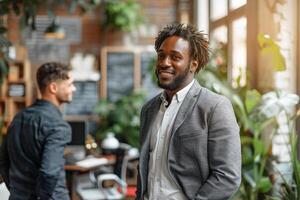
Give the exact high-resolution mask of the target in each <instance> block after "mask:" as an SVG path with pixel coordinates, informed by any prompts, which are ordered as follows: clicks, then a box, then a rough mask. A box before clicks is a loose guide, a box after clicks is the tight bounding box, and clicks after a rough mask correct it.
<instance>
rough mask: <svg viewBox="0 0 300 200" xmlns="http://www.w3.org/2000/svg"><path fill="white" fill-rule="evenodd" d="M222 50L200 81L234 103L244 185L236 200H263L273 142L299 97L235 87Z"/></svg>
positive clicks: (266, 192) (199, 76)
mask: <svg viewBox="0 0 300 200" xmlns="http://www.w3.org/2000/svg"><path fill="white" fill-rule="evenodd" d="M220 47H221V48H220V49H219V50H218V51H216V52H213V54H212V58H211V62H210V63H209V65H208V66H207V68H206V69H205V70H203V71H201V72H200V73H199V74H198V76H197V79H198V80H199V82H200V83H201V84H202V85H203V86H205V87H207V88H209V89H211V90H213V91H215V92H217V93H220V94H223V95H225V96H227V97H228V98H229V99H230V100H231V102H232V104H233V107H234V110H235V113H236V116H237V120H238V123H239V125H240V137H241V143H242V183H241V186H240V189H239V191H238V192H237V193H236V195H235V196H234V197H233V199H235V198H236V199H249V200H256V199H262V198H264V196H265V195H266V194H268V192H269V191H270V190H271V188H272V182H271V179H270V176H269V175H270V174H269V173H270V170H268V163H269V161H270V160H272V159H274V158H273V157H272V156H271V153H270V150H271V143H270V141H272V137H273V135H274V134H275V133H276V131H277V128H278V118H277V116H279V114H280V113H281V112H290V110H291V108H292V107H293V106H295V105H296V104H297V102H298V96H297V95H294V94H287V93H284V92H281V91H271V92H269V93H266V94H263V95H262V94H260V93H259V92H258V91H257V90H255V89H250V88H249V86H248V85H245V86H241V85H239V84H238V85H237V87H232V85H231V84H230V83H228V81H227V76H226V74H227V72H226V63H225V62H224V61H225V59H224V58H223V57H222V56H223V55H226V53H222V51H225V50H224V49H225V46H224V45H223V44H221V46H220ZM220 52H221V53H220ZM281 61H282V60H281ZM238 82H239V81H238ZM265 133H267V134H265ZM266 135H267V139H265V138H266Z"/></svg>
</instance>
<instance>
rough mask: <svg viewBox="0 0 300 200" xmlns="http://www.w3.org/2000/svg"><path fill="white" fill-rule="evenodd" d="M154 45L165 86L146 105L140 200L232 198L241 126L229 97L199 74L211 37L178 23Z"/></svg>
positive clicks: (238, 173)
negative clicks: (210, 86)
mask: <svg viewBox="0 0 300 200" xmlns="http://www.w3.org/2000/svg"><path fill="white" fill-rule="evenodd" d="M155 49H156V52H157V61H156V76H157V80H158V85H159V86H160V87H161V88H163V89H164V91H163V92H162V93H161V94H159V95H158V96H156V97H154V98H153V99H151V100H150V101H149V102H147V103H146V104H145V105H144V106H143V108H142V112H141V129H140V146H141V149H140V151H141V153H140V160H139V168H138V171H139V175H138V184H137V186H138V189H137V199H138V200H144V199H146V200H148V199H149V200H160V199H168V200H185V199H199V200H200V199H201V200H204V199H209V200H217V199H229V198H230V196H232V194H234V192H235V191H236V190H237V189H238V187H239V185H240V181H241V152H240V138H239V127H238V125H237V122H236V118H235V115H234V112H233V109H232V105H231V103H230V102H229V100H227V99H226V98H225V97H223V96H220V95H218V94H215V93H213V92H211V91H209V90H207V89H205V88H203V87H201V86H200V85H199V83H198V82H197V81H196V80H195V79H194V77H195V74H196V73H198V72H199V71H200V69H202V68H203V67H204V66H205V65H206V64H207V62H208V59H209V50H208V41H207V40H206V39H205V37H204V35H203V34H202V33H201V32H199V31H197V29H196V28H195V27H193V26H191V25H187V26H185V25H183V24H177V25H171V26H166V27H164V28H163V29H162V30H161V31H160V32H159V34H158V37H157V38H156V41H155Z"/></svg>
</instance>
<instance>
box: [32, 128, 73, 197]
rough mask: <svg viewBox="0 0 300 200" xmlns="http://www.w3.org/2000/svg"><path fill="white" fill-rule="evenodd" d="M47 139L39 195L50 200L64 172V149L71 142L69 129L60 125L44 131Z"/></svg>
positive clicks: (39, 180) (43, 154) (43, 153)
mask: <svg viewBox="0 0 300 200" xmlns="http://www.w3.org/2000/svg"><path fill="white" fill-rule="evenodd" d="M44 131H47V132H48V133H45V135H47V136H46V139H45V143H44V147H43V152H42V160H41V167H40V171H39V178H38V183H39V186H38V188H37V194H38V196H39V197H40V198H41V199H50V197H51V196H52V194H53V192H54V188H55V186H56V184H57V181H58V179H59V176H60V173H61V172H62V170H64V168H63V167H64V162H65V160H64V157H63V154H64V148H65V146H66V144H67V142H69V138H68V134H67V133H68V132H69V131H70V130H69V127H68V126H67V125H65V124H59V125H57V126H56V127H52V128H51V127H47V128H45V129H44Z"/></svg>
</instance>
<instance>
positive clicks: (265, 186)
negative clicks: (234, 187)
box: [258, 177, 272, 193]
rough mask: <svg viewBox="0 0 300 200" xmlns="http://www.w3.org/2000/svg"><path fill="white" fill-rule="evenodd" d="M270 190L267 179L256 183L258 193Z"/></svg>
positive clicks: (264, 178)
mask: <svg viewBox="0 0 300 200" xmlns="http://www.w3.org/2000/svg"><path fill="white" fill-rule="evenodd" d="M271 188H272V183H271V181H270V178H269V177H262V178H261V179H260V180H259V183H258V189H259V191H261V192H263V193H266V192H268V191H269V190H270V189H271Z"/></svg>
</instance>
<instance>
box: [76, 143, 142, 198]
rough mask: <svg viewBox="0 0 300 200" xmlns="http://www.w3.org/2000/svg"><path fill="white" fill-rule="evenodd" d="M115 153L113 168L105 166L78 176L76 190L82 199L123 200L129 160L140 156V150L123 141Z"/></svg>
mask: <svg viewBox="0 0 300 200" xmlns="http://www.w3.org/2000/svg"><path fill="white" fill-rule="evenodd" d="M115 153H116V162H115V164H114V166H113V169H110V168H109V167H107V166H104V167H101V168H99V169H98V170H96V171H91V172H90V173H89V174H87V175H81V176H80V177H78V179H77V187H76V191H77V194H78V195H79V197H80V198H81V199H82V200H121V199H124V198H125V196H126V192H127V183H126V172H127V166H128V162H129V161H131V160H133V159H134V160H136V159H137V158H138V156H139V155H138V150H137V149H135V148H132V147H131V146H130V145H128V144H124V143H121V144H120V147H119V148H118V150H117V151H116V152H115Z"/></svg>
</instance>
